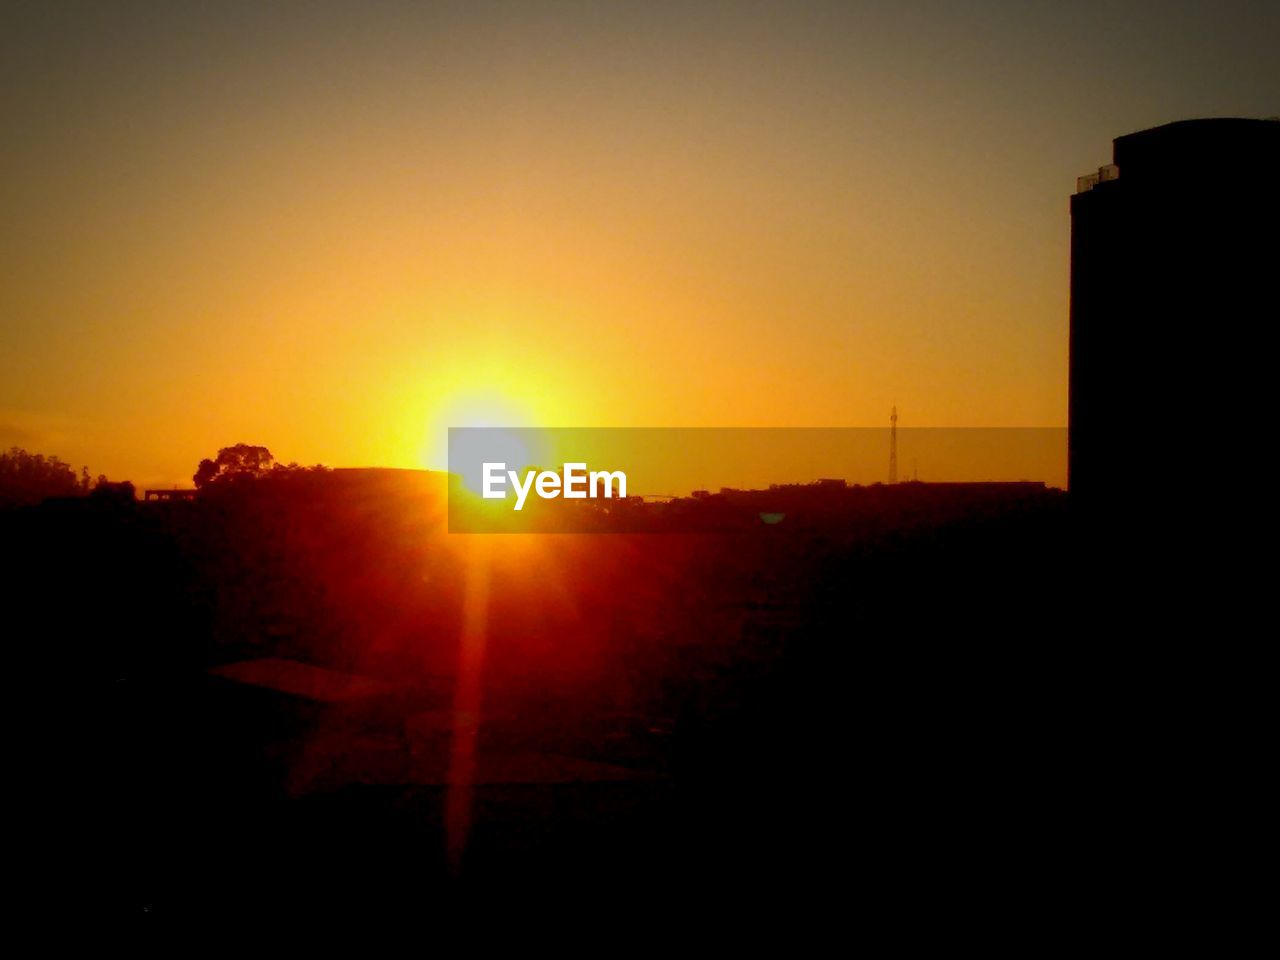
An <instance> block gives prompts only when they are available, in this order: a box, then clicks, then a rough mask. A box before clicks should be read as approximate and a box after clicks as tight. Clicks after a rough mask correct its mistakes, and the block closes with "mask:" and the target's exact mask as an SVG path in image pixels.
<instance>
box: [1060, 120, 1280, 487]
mask: <svg viewBox="0 0 1280 960" xmlns="http://www.w3.org/2000/svg"><path fill="white" fill-rule="evenodd" d="M1277 171H1280V122H1276V121H1275V120H1245V119H1211V120H1184V121H1180V122H1178V123H1170V124H1166V125H1164V126H1161V127H1155V128H1153V129H1150V130H1143V131H1141V132H1138V133H1132V134H1129V135H1128V136H1123V137H1119V138H1117V139H1116V140H1115V141H1114V155H1113V162H1112V163H1111V164H1108V165H1107V166H1104V167H1101V168H1100V169H1099V170H1098V172H1097V173H1096V174H1090V175H1089V176H1085V177H1081V178H1080V179H1079V181H1078V182H1077V193H1076V194H1075V196H1073V197H1072V198H1071V373H1070V401H1069V423H1070V439H1069V460H1068V479H1069V486H1070V488H1071V491H1072V498H1073V500H1075V501H1077V502H1084V503H1086V504H1098V505H1100V504H1103V503H1106V504H1108V505H1110V506H1122V504H1120V503H1119V502H1118V499H1117V498H1118V497H1119V496H1120V491H1121V490H1122V489H1123V488H1124V487H1125V486H1126V480H1127V479H1129V478H1132V477H1133V476H1135V475H1137V476H1148V477H1153V478H1155V479H1157V480H1158V481H1159V482H1162V483H1167V482H1169V481H1173V482H1174V485H1175V486H1177V487H1189V486H1191V485H1198V483H1199V481H1201V480H1204V479H1208V478H1209V475H1210V474H1212V473H1217V474H1220V473H1221V472H1222V470H1223V464H1224V461H1223V456H1224V451H1222V450H1219V449H1216V448H1217V447H1218V446H1219V445H1220V444H1221V441H1219V440H1217V439H1216V435H1217V432H1218V427H1217V425H1218V424H1220V423H1221V422H1222V418H1223V417H1224V415H1225V413H1226V411H1227V410H1228V409H1229V408H1230V407H1231V406H1232V405H1233V403H1235V402H1236V401H1237V400H1238V399H1239V397H1240V393H1241V387H1242V385H1241V384H1240V383H1239V379H1240V371H1241V369H1242V366H1243V365H1244V363H1245V360H1246V357H1247V355H1248V354H1249V353H1251V352H1252V351H1254V350H1256V349H1257V346H1256V337H1257V336H1258V335H1259V334H1258V331H1261V330H1263V329H1265V328H1266V327H1269V326H1271V325H1272V324H1273V322H1274V319H1275V317H1276V315H1277V303H1276V300H1277V298H1276V280H1275V276H1276V274H1275V271H1276V264H1277V263H1278V262H1280V256H1278V254H1280V250H1278V249H1277V236H1278V231H1280V202H1278V196H1280V193H1278V187H1277Z"/></svg>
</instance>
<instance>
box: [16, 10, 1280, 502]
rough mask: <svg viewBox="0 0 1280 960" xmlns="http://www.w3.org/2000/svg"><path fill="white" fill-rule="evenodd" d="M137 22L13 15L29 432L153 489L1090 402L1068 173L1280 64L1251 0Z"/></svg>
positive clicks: (27, 440) (197, 14)
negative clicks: (288, 470) (493, 445)
mask: <svg viewBox="0 0 1280 960" xmlns="http://www.w3.org/2000/svg"><path fill="white" fill-rule="evenodd" d="M107 6H108V5H88V4H86V5H77V4H61V5H50V4H31V5H18V7H17V8H16V11H15V13H14V15H13V17H12V20H11V22H10V23H8V24H7V25H6V29H5V32H4V34H3V36H2V37H0V44H3V46H4V52H3V63H4V67H3V69H4V71H5V79H4V83H3V84H2V85H0V90H2V92H0V111H2V113H0V119H2V120H3V123H4V129H5V131H6V133H5V136H4V138H3V142H2V145H0V174H3V177H2V183H0V200H2V202H3V210H4V216H3V220H2V222H0V253H2V254H3V256H2V257H0V444H3V445H6V446H7V445H10V444H18V445H21V446H25V447H27V448H28V449H30V450H33V451H39V452H44V453H49V454H57V455H59V456H61V457H63V459H66V460H68V461H71V462H72V463H74V464H75V465H77V466H78V465H79V464H81V463H86V464H88V465H89V467H90V469H91V470H92V471H93V472H94V473H95V474H96V473H98V472H105V473H107V474H108V475H110V476H112V477H113V478H120V479H125V478H129V479H133V480H135V482H138V483H140V484H144V485H146V484H160V483H164V484H168V483H187V482H189V480H190V475H191V473H192V472H193V471H194V469H195V466H196V463H197V462H198V461H199V459H200V458H202V457H206V456H212V455H213V454H214V453H215V452H216V450H217V449H218V448H219V447H221V446H225V445H229V444H232V443H235V442H238V441H244V442H249V443H259V444H264V445H266V446H268V447H270V448H271V450H272V451H273V452H274V453H275V454H276V455H277V457H278V458H279V459H282V460H297V461H300V462H304V463H310V462H323V463H327V464H331V465H386V466H422V465H431V466H443V451H444V439H443V430H444V428H445V427H447V426H449V425H471V424H476V423H481V422H489V423H495V422H496V423H502V422H510V421H515V422H516V424H517V425H540V426H672V425H685V426H698V425H716V426H731V425H737V426H749V425H751V426H754V425H758V426H776V425H791V426H837V425H840V426H844V425H877V426H879V425H882V424H884V423H885V421H886V418H887V414H888V409H889V406H890V404H891V403H894V402H896V403H897V404H898V406H899V408H900V411H901V414H902V420H901V423H902V425H904V426H925V425H929V426H938V425H947V426H958V425H982V426H986V425H1016V426H1060V425H1062V424H1064V423H1065V419H1066V369H1067V353H1066V346H1067V342H1066V332H1067V299H1066V297H1067V270H1068V263H1067V253H1068V246H1067V241H1068V230H1069V222H1068V217H1067V196H1068V194H1069V193H1070V192H1071V189H1072V186H1073V183H1074V178H1075V177H1076V176H1077V175H1078V174H1080V173H1084V172H1087V171H1088V170H1090V169H1093V168H1095V167H1097V166H1098V164H1100V163H1103V162H1106V161H1107V160H1109V159H1110V156H1109V141H1110V139H1111V138H1112V137H1113V136H1117V135H1120V134H1122V133H1126V132H1129V131H1132V130H1135V129H1139V128H1142V127H1147V126H1152V125H1155V124H1157V123H1162V122H1166V121H1169V120H1173V119H1178V118H1181V117H1186V116H1197V115H1212V114H1237V115H1263V114H1267V113H1275V112H1277V110H1276V103H1275V99H1274V91H1275V90H1276V89H1280V77H1278V76H1277V67H1276V66H1275V61H1274V58H1273V57H1272V56H1271V54H1273V53H1274V51H1273V50H1270V49H1269V41H1268V40H1267V39H1266V38H1268V37H1270V38H1271V39H1272V40H1273V39H1274V37H1275V36H1276V35H1277V29H1276V28H1277V27H1280V23H1277V18H1276V15H1274V14H1271V13H1263V12H1260V11H1261V7H1262V5H1252V6H1246V5H1240V7H1239V9H1236V7H1235V6H1234V5H1232V4H1226V5H1218V6H1215V8H1214V9H1213V11H1211V12H1209V11H1206V12H1204V13H1200V12H1196V10H1195V8H1194V7H1192V6H1183V5H1179V4H1172V3H1169V4H1155V3H1145V4H1130V5H1127V6H1126V5H1120V6H1119V7H1117V6H1116V5H1114V4H1111V5H1098V8H1097V10H1096V11H1095V12H1093V13H1090V12H1089V10H1088V9H1084V8H1087V7H1088V6H1089V5H1088V4H1085V5H1083V6H1084V8H1082V6H1081V5H1079V4H1075V5H1062V6H1061V7H1060V8H1056V9H1055V8H1054V7H1052V6H1051V5H1027V4H1012V3H1008V4H1004V3H991V4H988V5H986V6H982V5H977V6H974V5H967V6H966V7H965V9H964V11H963V12H962V11H960V10H959V9H957V6H956V5H938V4H909V3H908V4H863V5H852V6H851V5H847V4H807V5H806V4H797V5H790V4H788V5H776V6H770V5H763V4H750V3H737V4H727V3H708V4H703V5H687V4H678V5H677V4H672V5H664V4H653V5H635V6H633V7H631V8H628V7H623V6H617V7H614V6H611V5H609V4H582V3H567V2H566V3H549V4H542V3H524V4H509V3H508V4H501V3H498V4H492V3H467V4H456V5H451V4H441V5H435V6H431V7H430V8H429V9H428V8H427V7H426V5H421V4H417V5H414V4H401V3H394V2H376V3H368V4H347V5H341V4H325V3H315V4H309V5H307V6H306V7H302V6H298V7H293V6H290V5H287V4H286V5H283V6H273V7H271V9H270V10H263V9H262V5H259V4H240V3H234V2H228V3H225V4H205V5H199V4H194V3H185V2H175V3H169V4H160V5H154V6H149V5H147V4H139V3H122V4H120V5H114V4H113V5H109V6H110V8H111V9H110V10H107V9H105V8H106V7H107ZM1029 7H1034V8H1035V9H1028V8H1029ZM1068 7H1070V9H1068ZM1250 11H1252V12H1250ZM1206 18H1209V19H1206ZM1099 19H1102V20H1105V21H1106V24H1105V25H1106V29H1105V30H1103V29H1101V27H1102V24H1100V23H1099V22H1098V21H1099ZM1210 20H1211V22H1210ZM1268 96H1269V97H1270V100H1268V99H1267V97H1268Z"/></svg>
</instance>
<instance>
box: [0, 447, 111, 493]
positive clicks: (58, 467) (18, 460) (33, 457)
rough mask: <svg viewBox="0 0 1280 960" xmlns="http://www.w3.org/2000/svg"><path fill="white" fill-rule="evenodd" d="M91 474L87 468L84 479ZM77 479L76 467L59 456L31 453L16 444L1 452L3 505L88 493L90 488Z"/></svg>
mask: <svg viewBox="0 0 1280 960" xmlns="http://www.w3.org/2000/svg"><path fill="white" fill-rule="evenodd" d="M88 475H89V471H88V468H87V467H86V468H85V469H84V471H83V473H82V476H83V478H85V479H87V478H88ZM82 484H83V481H77V479H76V473H75V470H73V469H72V468H71V466H70V465H69V464H66V463H63V462H62V461H61V460H59V459H58V458H57V457H46V456H44V455H43V454H39V453H28V452H27V451H26V450H23V449H21V448H20V447H12V448H10V449H9V451H8V452H6V453H0V507H17V506H24V505H26V504H31V503H39V502H40V501H41V500H44V499H45V498H46V497H73V496H76V495H77V494H80V493H87V492H88V487H87V486H85V485H82Z"/></svg>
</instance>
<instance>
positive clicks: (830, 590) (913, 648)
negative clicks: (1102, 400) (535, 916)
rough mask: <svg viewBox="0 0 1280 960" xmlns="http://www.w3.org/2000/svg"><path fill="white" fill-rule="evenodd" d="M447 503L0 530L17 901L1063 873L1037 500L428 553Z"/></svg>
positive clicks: (367, 487)
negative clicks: (9, 633)
mask: <svg viewBox="0 0 1280 960" xmlns="http://www.w3.org/2000/svg"><path fill="white" fill-rule="evenodd" d="M442 494H443V490H442V487H441V484H440V481H439V479H438V478H437V477H434V476H432V475H427V474H413V473H399V472H392V471H385V472H354V471H353V472H344V471H337V472H335V473H333V474H329V475H321V476H318V477H308V478H303V479H299V480H291V481H289V482H287V483H286V482H279V483H270V482H260V483H258V484H256V485H245V486H242V487H240V488H238V489H235V490H228V491H223V492H221V493H218V492H213V493H208V494H206V495H203V496H201V497H200V498H199V499H196V500H194V501H190V502H175V503H161V504H155V503H149V504H141V503H135V502H132V501H125V500H119V501H110V500H109V499H107V498H99V499H98V500H94V499H93V498H81V499H78V500H66V501H48V502H46V503H45V504H43V505H41V506H39V507H35V508H27V509H23V510H16V511H12V512H9V513H7V514H4V515H3V516H2V517H0V522H2V523H3V526H4V535H5V541H6V543H7V544H9V550H10V554H11V556H12V557H15V558H17V559H18V560H19V563H18V564H17V565H16V566H17V569H16V571H15V572H14V573H13V574H11V575H10V581H9V582H10V586H11V587H13V588H14V589H13V598H14V600H13V603H12V604H10V605H9V609H10V613H9V616H10V619H11V622H12V623H13V625H15V626H16V627H18V629H17V631H16V632H15V634H14V640H16V643H17V647H18V648H19V649H20V651H21V653H20V657H21V659H20V661H19V669H16V670H15V671H14V673H12V674H11V680H12V682H13V683H14V684H15V685H16V686H17V687H19V688H21V689H19V690H17V691H16V692H17V694H18V696H17V698H16V699H17V702H18V703H19V705H20V711H21V715H22V716H23V717H24V718H25V724H24V727H23V729H24V731H25V734H24V736H23V738H22V739H23V741H24V744H25V745H24V747H23V750H22V752H21V757H20V758H19V759H17V760H15V761H14V763H15V768H16V769H15V772H16V774H17V777H16V782H17V784H18V787H17V789H18V791H19V793H20V794H21V795H22V796H23V797H25V798H26V799H27V800H28V801H29V804H30V807H31V811H32V812H31V814H30V820H29V821H24V822H30V823H31V824H33V827H32V830H33V831H34V832H35V833H36V834H37V835H38V838H39V840H40V843H41V845H42V848H43V849H44V850H46V851H47V852H46V853H45V854H43V855H41V856H40V857H39V858H38V860H39V863H38V865H37V867H36V868H35V869H36V871H37V873H36V874H35V876H37V877H38V880H37V881H36V882H35V885H36V886H37V887H38V889H40V890H43V891H47V896H48V898H49V899H50V902H52V903H54V904H55V905H57V906H58V907H60V908H63V909H66V910H68V911H72V912H85V911H98V910H104V911H107V912H122V913H133V912H141V911H144V910H145V911H152V912H158V913H169V914H201V915H209V916H217V915H224V914H226V913H228V912H231V913H258V912H261V913H264V914H266V915H284V914H289V915H292V914H295V913H300V914H315V915H326V914H328V915H335V916H336V915H339V914H346V913H353V912H358V913H363V912H366V911H375V912H377V911H395V912H402V911H404V910H416V909H424V908H426V907H427V906H431V907H432V908H434V907H437V906H439V905H440V904H444V903H452V902H460V901H467V900H473V899H476V898H483V897H492V896H501V897H507V896H510V897H515V898H521V899H529V898H553V899H559V900H560V901H562V902H564V903H582V902H586V901H588V900H590V901H592V902H601V901H604V902H611V903H613V904H615V905H621V906H623V907H624V908H626V909H628V910H635V911H638V912H640V913H643V912H644V911H646V910H649V909H652V908H653V907H654V906H655V905H658V904H662V903H664V902H677V901H678V902H698V901H699V900H700V898H705V897H708V896H711V895H712V893H713V892H714V895H715V896H717V897H719V896H721V895H724V894H733V895H734V896H736V897H738V898H739V900H740V902H747V901H750V902H757V901H758V902H761V903H776V902H779V901H780V900H782V899H795V900H801V901H804V902H807V903H809V904H811V905H813V906H819V905H821V904H824V903H832V904H844V905H845V908H847V907H848V906H849V905H850V904H858V905H859V906H860V908H868V909H877V905H884V906H886V907H889V906H891V907H892V908H893V909H895V910H908V911H909V910H913V909H917V908H919V909H923V907H922V906H921V905H923V904H937V903H942V902H949V903H952V904H953V905H954V904H956V903H958V902H960V901H963V902H966V903H979V902H981V903H985V904H986V905H987V908H991V909H996V908H997V905H1005V906H1008V905H1009V904H1012V903H1020V902H1023V901H1034V900H1036V898H1037V897H1040V896H1042V895H1043V894H1044V889H1043V887H1042V886H1040V885H1041V884H1042V883H1043V881H1044V878H1046V877H1050V876H1055V875H1057V876H1061V875H1063V874H1064V873H1065V872H1066V871H1068V870H1069V868H1070V866H1071V864H1073V863H1075V862H1077V861H1078V860H1079V859H1080V858H1083V857H1087V856H1088V853H1087V851H1088V849H1089V846H1088V845H1089V842H1090V836H1091V831H1092V825H1093V823H1094V821H1093V820H1092V819H1091V818H1092V817H1093V814H1092V813H1091V811H1093V810H1095V809H1096V804H1097V801H1098V798H1097V792H1096V781H1095V780H1093V779H1089V778H1083V777H1082V772H1083V771H1084V770H1085V769H1086V768H1087V767H1089V765H1090V763H1089V759H1088V756H1087V754H1088V753H1089V751H1090V750H1091V749H1092V748H1093V747H1095V746H1096V743H1097V736H1098V733H1097V729H1096V727H1097V724H1098V723H1099V720H1098V712H1097V711H1098V704H1097V702H1096V701H1097V699H1098V697H1099V696H1100V695H1101V694H1100V693H1099V690H1100V689H1101V686H1100V684H1099V681H1098V670H1097V668H1096V665H1097V664H1098V663H1099V662H1100V661H1099V660H1098V658H1097V657H1095V656H1093V654H1092V653H1091V650H1092V649H1093V645H1095V644H1100V643H1101V641H1100V639H1099V638H1098V637H1097V635H1096V634H1095V633H1094V631H1093V630H1092V629H1091V628H1088V629H1087V628H1086V624H1085V623H1083V622H1082V620H1083V619H1084V618H1085V617H1086V616H1088V617H1092V616H1093V615H1094V614H1095V613H1096V611H1097V600H1096V597H1097V590H1096V587H1097V584H1096V583H1093V582H1092V578H1093V577H1094V573H1093V572H1092V571H1091V570H1090V569H1088V567H1087V566H1085V565H1081V564H1080V563H1078V562H1077V560H1076V558H1077V557H1079V556H1081V555H1083V553H1082V550H1081V548H1080V544H1079V542H1078V540H1079V537H1078V536H1077V535H1076V534H1075V533H1073V524H1072V516H1071V514H1070V510H1069V507H1068V505H1067V503H1066V501H1065V497H1064V496H1063V495H1061V494H1059V493H1057V492H1056V491H1046V490H1040V491H1038V492H1036V491H1033V492H1031V493H1027V492H1025V491H1024V492H1023V493H1021V494H1019V495H1017V496H1013V495H1009V496H1007V497H995V498H994V499H992V498H987V499H984V500H983V501H982V502H981V503H980V504H977V503H975V502H974V501H973V500H972V498H970V499H967V500H966V499H964V498H960V499H958V500H957V499H954V498H952V499H951V500H948V499H947V497H948V496H950V495H943V494H941V493H939V491H938V490H937V489H934V490H929V489H927V488H926V486H925V485H911V484H905V485H902V486H901V487H899V488H888V489H885V488H881V489H879V490H877V492H876V493H875V496H876V497H879V498H881V499H880V500H879V501H877V502H878V503H882V505H883V503H884V502H887V501H885V498H886V497H888V498H890V499H891V498H893V497H895V496H896V497H897V498H898V499H897V501H895V502H894V504H890V506H891V507H892V510H890V511H889V512H888V513H886V514H884V515H885V516H890V517H891V518H892V521H891V522H888V521H886V522H869V521H868V520H867V518H866V516H862V517H861V519H859V520H858V522H856V523H853V522H850V523H842V522H841V519H840V516H839V515H838V514H836V515H830V514H823V519H822V522H821V523H820V524H813V523H810V524H807V525H806V524H805V523H804V522H803V519H804V504H803V498H802V497H801V498H800V499H799V500H796V499H795V497H797V496H799V494H796V493H795V492H794V491H793V492H792V496H793V501H792V502H791V503H790V505H789V512H788V517H787V521H786V522H781V523H777V522H775V523H767V524H764V523H762V524H760V525H759V526H758V527H756V528H751V529H747V530H743V531H740V532H734V533H724V534H703V535H600V536H591V535H577V536H575V535H538V536H518V535H492V536H461V535H456V534H455V535H450V534H448V533H446V532H445V530H444V526H443V523H444V521H443V517H444V503H443V502H442ZM913 498H914V499H913ZM940 498H941V499H940ZM949 503H950V504H951V506H948V504H949ZM885 509H886V510H888V509H889V508H888V507H885ZM797 510H798V512H797ZM1082 596H1090V597H1093V598H1095V599H1094V600H1092V601H1091V603H1090V607H1089V611H1085V610H1083V608H1082V607H1081V599H1080V598H1081V597H1082ZM1086 664H1091V665H1090V666H1086ZM1037 891H1039V892H1037ZM742 898H746V899H745V900H743V899H742ZM486 902H488V901H486ZM1001 908H1004V907H1001ZM1010 908H1011V907H1010ZM842 909H843V908H842Z"/></svg>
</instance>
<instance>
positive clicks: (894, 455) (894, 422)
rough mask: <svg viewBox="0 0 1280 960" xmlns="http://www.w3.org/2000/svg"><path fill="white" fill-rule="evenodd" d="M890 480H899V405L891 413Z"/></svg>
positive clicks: (893, 481) (891, 481)
mask: <svg viewBox="0 0 1280 960" xmlns="http://www.w3.org/2000/svg"><path fill="white" fill-rule="evenodd" d="M889 482H890V483H897V482H898V405H897V404H896V403H895V404H894V405H893V412H892V413H891V414H889Z"/></svg>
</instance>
